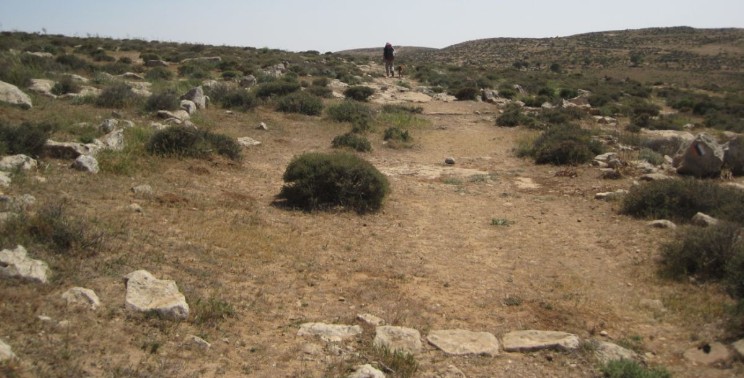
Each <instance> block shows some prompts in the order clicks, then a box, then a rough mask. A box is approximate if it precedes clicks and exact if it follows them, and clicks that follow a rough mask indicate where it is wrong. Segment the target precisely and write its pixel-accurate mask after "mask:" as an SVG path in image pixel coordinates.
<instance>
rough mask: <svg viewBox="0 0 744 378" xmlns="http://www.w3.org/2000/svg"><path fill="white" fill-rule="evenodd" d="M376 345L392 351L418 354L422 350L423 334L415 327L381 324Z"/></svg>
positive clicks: (378, 328) (376, 334) (376, 336)
mask: <svg viewBox="0 0 744 378" xmlns="http://www.w3.org/2000/svg"><path fill="white" fill-rule="evenodd" d="M374 345H375V346H378V347H384V348H387V349H388V350H390V351H401V352H404V353H411V354H416V353H418V352H419V351H421V346H422V345H421V334H420V333H419V331H417V330H415V329H413V328H405V327H394V326H379V327H377V329H376V333H375V340H374Z"/></svg>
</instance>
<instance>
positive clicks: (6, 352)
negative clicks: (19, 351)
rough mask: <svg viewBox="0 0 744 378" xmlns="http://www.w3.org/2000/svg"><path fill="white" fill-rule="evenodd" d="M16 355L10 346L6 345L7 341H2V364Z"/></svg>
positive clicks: (0, 342)
mask: <svg viewBox="0 0 744 378" xmlns="http://www.w3.org/2000/svg"><path fill="white" fill-rule="evenodd" d="M15 356H16V355H15V353H13V349H12V348H11V347H10V345H8V344H6V343H5V341H3V340H0V362H5V361H8V360H11V359H13V358H15Z"/></svg>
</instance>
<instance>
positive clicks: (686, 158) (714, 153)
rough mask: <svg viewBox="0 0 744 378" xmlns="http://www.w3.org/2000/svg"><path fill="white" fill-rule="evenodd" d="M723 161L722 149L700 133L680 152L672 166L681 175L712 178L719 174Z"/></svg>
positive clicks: (711, 139) (710, 138) (713, 140)
mask: <svg viewBox="0 0 744 378" xmlns="http://www.w3.org/2000/svg"><path fill="white" fill-rule="evenodd" d="M723 159H724V152H723V147H722V146H721V145H719V144H718V143H717V142H716V141H715V139H713V137H710V136H708V135H707V134H705V133H702V134H699V135H698V136H697V137H695V139H694V140H693V141H692V142H690V143H689V144H688V145H687V146H686V147H684V148H682V149H681V150H680V152H679V153H678V154H677V156H675V157H674V162H673V164H672V165H673V166H674V168H676V169H677V173H679V174H681V175H691V176H695V177H713V176H717V175H718V174H720V172H721V167H722V166H723Z"/></svg>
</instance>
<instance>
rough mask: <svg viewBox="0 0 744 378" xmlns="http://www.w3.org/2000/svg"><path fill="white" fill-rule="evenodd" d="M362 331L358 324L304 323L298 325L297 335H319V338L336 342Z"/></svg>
mask: <svg viewBox="0 0 744 378" xmlns="http://www.w3.org/2000/svg"><path fill="white" fill-rule="evenodd" d="M360 333H362V327H360V326H358V325H354V326H351V325H343V324H325V323H305V324H303V325H301V326H300V330H299V331H297V336H319V337H320V338H321V339H323V340H326V341H331V342H338V341H342V340H344V339H348V338H351V337H354V336H356V335H358V334H360Z"/></svg>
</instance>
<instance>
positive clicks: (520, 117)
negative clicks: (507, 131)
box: [496, 105, 531, 127]
mask: <svg viewBox="0 0 744 378" xmlns="http://www.w3.org/2000/svg"><path fill="white" fill-rule="evenodd" d="M530 119H531V117H529V116H527V115H525V114H524V113H522V107H521V106H518V105H510V106H508V107H507V108H506V109H504V113H502V114H501V115H500V116H499V117H498V118H496V125H497V126H503V127H515V126H519V125H525V124H527V123H530V122H531V121H530Z"/></svg>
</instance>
